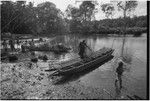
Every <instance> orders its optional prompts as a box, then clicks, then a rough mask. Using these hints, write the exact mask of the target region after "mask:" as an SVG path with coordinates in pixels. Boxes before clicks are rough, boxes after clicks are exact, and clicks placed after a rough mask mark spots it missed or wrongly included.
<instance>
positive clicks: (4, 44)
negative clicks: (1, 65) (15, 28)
mask: <svg viewBox="0 0 150 101" xmlns="http://www.w3.org/2000/svg"><path fill="white" fill-rule="evenodd" d="M2 45H3V49H4V50H5V52H7V43H6V40H4V41H3V43H2Z"/></svg>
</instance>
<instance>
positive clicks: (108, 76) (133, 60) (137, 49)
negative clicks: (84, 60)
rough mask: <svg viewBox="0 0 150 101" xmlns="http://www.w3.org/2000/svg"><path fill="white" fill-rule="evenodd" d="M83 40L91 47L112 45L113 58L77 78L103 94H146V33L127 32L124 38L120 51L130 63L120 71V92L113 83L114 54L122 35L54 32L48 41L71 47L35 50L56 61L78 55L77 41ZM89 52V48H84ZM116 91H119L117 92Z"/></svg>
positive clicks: (117, 53) (97, 47) (118, 47)
mask: <svg viewBox="0 0 150 101" xmlns="http://www.w3.org/2000/svg"><path fill="white" fill-rule="evenodd" d="M83 39H84V40H86V42H87V45H88V46H89V47H91V49H92V50H93V51H96V50H98V49H100V48H102V47H110V48H113V49H115V51H114V54H113V55H114V58H113V59H112V60H111V61H108V62H107V63H105V64H103V65H101V66H99V67H98V68H96V69H95V70H93V71H91V72H88V73H86V75H84V76H80V77H79V78H78V80H80V82H81V83H82V84H84V85H86V86H91V87H97V88H101V89H103V90H104V96H107V98H108V97H110V98H112V99H113V98H116V97H118V96H119V97H122V98H123V97H125V96H126V95H137V96H139V97H141V98H144V99H145V98H146V96H147V95H146V91H147V88H146V87H147V86H146V84H147V79H146V78H147V74H146V70H147V69H146V65H147V38H146V36H145V35H144V36H141V37H132V36H128V37H127V38H126V42H125V48H124V53H125V54H128V56H129V57H130V65H128V66H127V68H128V70H126V71H125V72H124V74H123V77H122V80H123V89H122V90H121V92H119V91H118V90H117V86H116V85H115V79H116V75H115V68H116V67H117V61H116V58H117V57H119V56H120V53H121V47H122V39H123V38H122V37H112V36H111V37H109V36H108V37H106V36H105V37H104V36H99V35H92V36H90V35H88V36H84V35H78V34H77V35H63V36H57V37H56V38H55V39H54V40H53V41H51V43H50V44H55V43H62V44H64V45H66V46H68V47H71V48H72V49H73V50H72V52H70V53H65V54H61V55H58V54H53V53H51V52H37V54H46V55H48V56H49V58H51V59H53V58H55V59H56V60H60V61H66V60H68V59H70V58H72V57H73V58H75V57H78V45H79V42H80V41H82V40H83ZM87 54H91V51H87ZM118 92H119V93H118Z"/></svg>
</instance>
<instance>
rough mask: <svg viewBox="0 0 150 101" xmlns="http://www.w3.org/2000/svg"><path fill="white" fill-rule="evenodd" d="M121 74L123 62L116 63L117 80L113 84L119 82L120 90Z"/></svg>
mask: <svg viewBox="0 0 150 101" xmlns="http://www.w3.org/2000/svg"><path fill="white" fill-rule="evenodd" d="M123 72H124V68H123V62H122V61H120V62H119V63H118V67H117V69H116V73H117V79H116V80H115V83H117V81H119V84H120V89H121V88H122V74H123Z"/></svg>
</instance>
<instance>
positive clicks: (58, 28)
mask: <svg viewBox="0 0 150 101" xmlns="http://www.w3.org/2000/svg"><path fill="white" fill-rule="evenodd" d="M130 4H131V3H130ZM97 5H98V4H97V2H95V1H84V2H82V3H81V5H80V6H79V8H77V7H74V6H72V5H68V7H67V9H66V12H65V13H63V12H61V10H60V9H58V8H56V5H55V4H53V3H51V2H43V3H41V4H38V5H37V6H34V4H33V3H31V2H29V3H26V2H25V1H16V2H12V1H1V4H0V6H1V32H2V33H5V32H10V33H15V34H49V35H51V34H65V33H81V34H91V33H94V34H95V33H96V34H113V33H117V34H120V32H121V31H122V28H123V27H124V18H121V17H120V18H117V19H113V13H114V12H113V11H114V7H113V6H112V5H111V4H104V5H101V9H102V11H103V12H104V13H105V14H106V18H107V19H104V20H100V21H97V20H95V13H97V11H98V9H97ZM127 6H129V7H128V9H127V10H126V11H131V8H132V9H133V8H134V6H136V4H135V5H133V4H132V5H127ZM130 6H131V7H130ZM118 7H122V6H121V3H120V6H118ZM109 16H111V17H109ZM125 22H126V28H127V33H128V34H135V33H137V32H138V33H143V32H146V27H147V16H140V17H136V16H135V17H133V18H130V17H129V16H127V17H126V19H125Z"/></svg>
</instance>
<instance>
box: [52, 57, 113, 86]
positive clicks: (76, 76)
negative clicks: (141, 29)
mask: <svg viewBox="0 0 150 101" xmlns="http://www.w3.org/2000/svg"><path fill="white" fill-rule="evenodd" d="M113 57H114V56H111V57H110V58H108V59H107V60H105V61H103V62H101V63H99V64H98V65H96V66H93V67H92V68H90V69H86V70H84V71H82V72H79V73H76V74H73V75H65V76H61V77H59V79H54V80H53V84H55V85H60V84H65V83H68V82H70V81H75V80H77V79H79V78H80V77H82V76H85V75H86V74H88V73H90V72H92V71H93V70H95V69H97V68H98V67H100V66H101V65H103V64H105V63H106V62H108V61H110V60H111V59H113ZM52 78H57V77H52Z"/></svg>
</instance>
